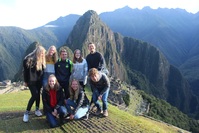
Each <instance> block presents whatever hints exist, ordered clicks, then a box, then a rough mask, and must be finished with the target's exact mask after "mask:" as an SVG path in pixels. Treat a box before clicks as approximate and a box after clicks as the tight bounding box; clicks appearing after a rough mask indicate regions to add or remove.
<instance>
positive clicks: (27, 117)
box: [23, 113, 29, 122]
mask: <svg viewBox="0 0 199 133" xmlns="http://www.w3.org/2000/svg"><path fill="white" fill-rule="evenodd" d="M28 120H29V115H28V114H26V113H25V114H24V115H23V122H28Z"/></svg>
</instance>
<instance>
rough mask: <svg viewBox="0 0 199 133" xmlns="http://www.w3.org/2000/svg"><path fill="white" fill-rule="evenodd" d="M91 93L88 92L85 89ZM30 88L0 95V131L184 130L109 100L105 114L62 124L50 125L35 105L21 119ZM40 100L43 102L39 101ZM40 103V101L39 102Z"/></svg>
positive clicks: (173, 132) (147, 132) (166, 132)
mask: <svg viewBox="0 0 199 133" xmlns="http://www.w3.org/2000/svg"><path fill="white" fill-rule="evenodd" d="M88 95H90V92H88ZM29 97H30V93H29V90H25V91H19V92H15V93H9V94H1V95H0V133H12V132H36V133H37V132H38V133H40V132H42V133H45V132H68V133H82V132H83V133H93V132H111V133H113V132H115V133H119V132H121V133H140V132H141V133H179V132H184V133H185V132H186V131H184V130H182V129H178V128H176V127H173V126H169V125H167V124H164V123H161V122H157V121H154V120H151V119H148V118H145V117H142V116H133V115H131V114H129V113H127V112H124V111H122V110H119V109H118V108H117V107H115V106H112V105H111V104H109V116H108V117H107V118H104V117H97V116H92V115H90V117H89V119H88V120H73V121H68V120H66V121H65V124H64V125H62V126H60V127H57V128H53V129H52V128H50V127H49V126H48V123H47V122H46V119H45V116H42V117H36V116H35V115H34V112H33V111H34V109H35V105H33V107H32V112H31V115H30V121H29V122H28V123H24V122H23V121H22V118H23V112H24V111H25V109H26V105H27V102H28V99H29ZM41 103H42V102H41ZM41 107H42V105H41Z"/></svg>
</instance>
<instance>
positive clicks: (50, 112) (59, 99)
mask: <svg viewBox="0 0 199 133" xmlns="http://www.w3.org/2000/svg"><path fill="white" fill-rule="evenodd" d="M42 99H43V104H44V108H45V111H46V112H45V113H46V118H47V121H48V122H49V124H50V127H52V128H54V127H57V126H58V125H59V123H58V121H57V120H56V118H58V117H59V119H60V124H63V117H64V115H65V113H66V112H64V109H63V106H62V105H63V101H64V98H63V91H62V89H61V87H60V85H59V83H58V82H57V79H56V77H55V75H53V74H52V75H50V76H49V78H48V84H47V86H46V88H45V89H44V90H43V94H42Z"/></svg>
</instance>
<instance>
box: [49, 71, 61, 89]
mask: <svg viewBox="0 0 199 133" xmlns="http://www.w3.org/2000/svg"><path fill="white" fill-rule="evenodd" d="M50 78H55V87H54V90H56V91H57V90H59V87H60V85H59V82H58V81H57V78H56V77H55V75H54V74H51V75H50V76H49V77H48V84H47V85H46V90H47V91H49V90H50V89H51V88H50V85H49V79H50Z"/></svg>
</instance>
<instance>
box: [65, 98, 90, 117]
mask: <svg viewBox="0 0 199 133" xmlns="http://www.w3.org/2000/svg"><path fill="white" fill-rule="evenodd" d="M71 107H73V108H74V110H75V109H76V107H77V104H76V103H75V102H74V101H73V100H71V99H67V101H66V109H67V112H68V113H69V114H73V110H72V109H71ZM88 109H89V105H87V106H85V107H80V108H79V109H78V110H77V112H76V113H75V114H74V119H80V118H82V117H83V116H85V115H86V113H87V112H88Z"/></svg>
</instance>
